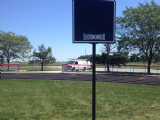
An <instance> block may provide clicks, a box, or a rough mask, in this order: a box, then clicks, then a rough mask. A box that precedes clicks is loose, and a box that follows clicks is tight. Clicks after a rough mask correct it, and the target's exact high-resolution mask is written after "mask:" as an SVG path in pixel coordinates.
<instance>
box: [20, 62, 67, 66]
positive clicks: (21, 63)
mask: <svg viewBox="0 0 160 120" xmlns="http://www.w3.org/2000/svg"><path fill="white" fill-rule="evenodd" d="M19 64H20V66H41V64H40V63H33V64H29V63H28V62H20V63H19ZM62 64H66V63H63V62H57V63H50V64H47V66H62Z"/></svg>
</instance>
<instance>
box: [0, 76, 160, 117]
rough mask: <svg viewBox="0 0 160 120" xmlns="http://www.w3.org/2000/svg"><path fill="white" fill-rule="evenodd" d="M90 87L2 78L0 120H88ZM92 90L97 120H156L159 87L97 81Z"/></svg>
mask: <svg viewBox="0 0 160 120" xmlns="http://www.w3.org/2000/svg"><path fill="white" fill-rule="evenodd" d="M91 86H92V84H91V82H77V81H73V82H71V81H46V80H45V81H40V80H39V81H37V80H3V79H2V80H0V120H91V118H92V117H91V116H92V112H91V110H92V96H91V95H92V87H91ZM96 88H97V92H96V96H97V100H96V102H97V107H96V113H97V115H96V116H97V120H147V119H150V120H159V119H160V116H159V111H160V96H159V94H160V87H154V86H142V85H129V84H115V83H100V82H97V86H96ZM151 106H154V108H152V107H151Z"/></svg>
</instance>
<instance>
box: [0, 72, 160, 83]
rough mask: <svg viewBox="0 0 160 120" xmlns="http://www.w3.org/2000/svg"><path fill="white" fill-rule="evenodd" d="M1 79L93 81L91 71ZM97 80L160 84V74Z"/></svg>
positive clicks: (103, 76) (110, 76) (7, 75)
mask: <svg viewBox="0 0 160 120" xmlns="http://www.w3.org/2000/svg"><path fill="white" fill-rule="evenodd" d="M1 79H23V80H28V79H32V80H66V81H92V74H91V73H47V72H44V73H36V72H33V73H2V75H1ZM96 81H97V82H112V83H125V84H140V85H150V86H160V76H146V75H127V74H126V75H122V74H96Z"/></svg>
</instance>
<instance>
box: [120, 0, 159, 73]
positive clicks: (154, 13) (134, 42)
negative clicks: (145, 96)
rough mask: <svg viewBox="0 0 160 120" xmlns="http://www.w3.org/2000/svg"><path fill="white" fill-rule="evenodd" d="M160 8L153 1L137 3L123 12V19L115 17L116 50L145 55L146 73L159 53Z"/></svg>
mask: <svg viewBox="0 0 160 120" xmlns="http://www.w3.org/2000/svg"><path fill="white" fill-rule="evenodd" d="M159 21H160V6H159V5H158V4H156V3H155V1H154V0H152V1H151V3H148V2H147V1H145V4H141V3H139V6H138V7H137V8H132V7H130V8H128V7H126V10H124V11H123V17H122V16H120V17H117V34H118V37H119V41H118V50H119V51H123V50H127V51H136V52H137V53H140V55H141V56H142V55H145V56H146V58H147V61H148V73H150V65H151V61H152V59H153V57H154V56H155V55H157V54H159V53H160V47H159V45H160V36H159V35H160V22H159Z"/></svg>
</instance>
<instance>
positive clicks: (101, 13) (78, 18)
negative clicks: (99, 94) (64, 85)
mask: <svg viewBox="0 0 160 120" xmlns="http://www.w3.org/2000/svg"><path fill="white" fill-rule="evenodd" d="M72 8H73V9H72V42H73V43H90V44H92V60H93V61H92V120H95V119H96V74H95V72H96V68H95V63H96V59H95V55H96V44H97V43H103V44H105V43H115V16H116V11H115V8H116V1H115V0H72Z"/></svg>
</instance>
